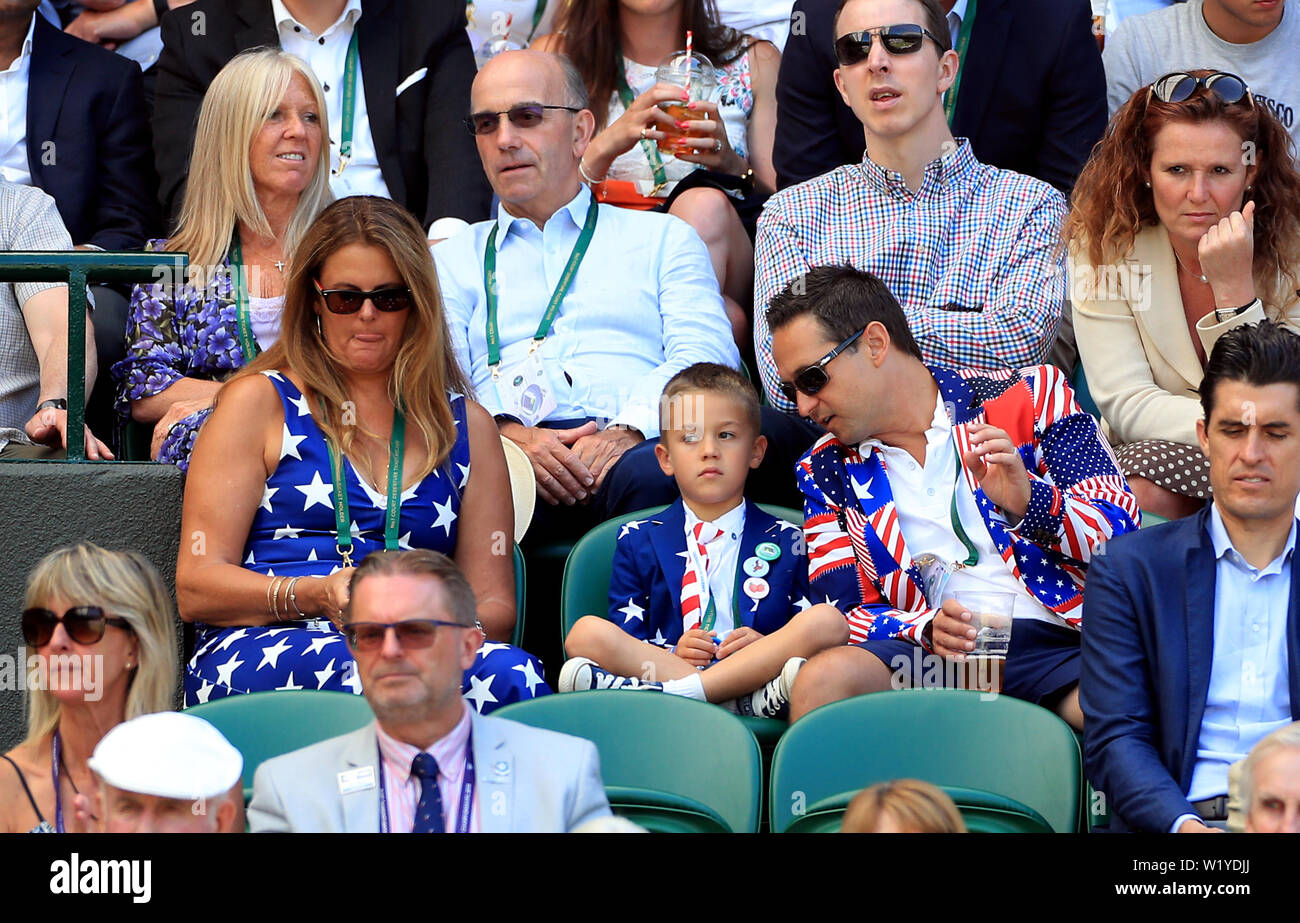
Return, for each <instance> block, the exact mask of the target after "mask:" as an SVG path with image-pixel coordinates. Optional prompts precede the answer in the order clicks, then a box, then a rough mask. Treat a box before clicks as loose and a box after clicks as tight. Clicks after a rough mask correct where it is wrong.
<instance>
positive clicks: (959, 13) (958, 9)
mask: <svg viewBox="0 0 1300 923" xmlns="http://www.w3.org/2000/svg"><path fill="white" fill-rule="evenodd" d="M966 3H967V0H957V2H956V3H954V4H953V5H952V9H951V10H949V11H948V15H949V16H956V17H957V24H958V25H960V24H961V22H962V21H963V20H964V19H965V18H966Z"/></svg>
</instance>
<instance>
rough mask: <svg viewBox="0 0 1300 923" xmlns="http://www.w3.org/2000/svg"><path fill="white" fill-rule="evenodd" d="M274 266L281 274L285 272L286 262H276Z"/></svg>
mask: <svg viewBox="0 0 1300 923" xmlns="http://www.w3.org/2000/svg"><path fill="white" fill-rule="evenodd" d="M273 265H274V266H275V268H276V269H278V270H279V271H280V272H284V260H276V261H275V262H274V264H273Z"/></svg>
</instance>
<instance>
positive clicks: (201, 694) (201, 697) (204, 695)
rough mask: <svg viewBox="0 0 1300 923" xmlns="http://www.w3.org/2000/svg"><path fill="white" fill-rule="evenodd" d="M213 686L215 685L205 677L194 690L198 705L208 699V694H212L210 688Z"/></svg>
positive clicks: (213, 687)
mask: <svg viewBox="0 0 1300 923" xmlns="http://www.w3.org/2000/svg"><path fill="white" fill-rule="evenodd" d="M215 688H216V687H215V686H213V685H212V684H211V683H210V682H208V681H207V680H206V679H205V680H204V681H203V683H202V684H201V685H200V686H199V688H198V689H195V690H194V698H195V699H196V700H197V701H198V703H199V704H200V705H203V704H205V703H206V702H207V701H208V696H210V695H212V690H213V689H215Z"/></svg>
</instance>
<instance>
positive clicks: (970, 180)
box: [754, 0, 1066, 410]
mask: <svg viewBox="0 0 1300 923" xmlns="http://www.w3.org/2000/svg"><path fill="white" fill-rule="evenodd" d="M903 24H913V25H915V26H917V27H918V28H920V29H923V30H924V32H923V34H921V37H920V38H919V40H918V39H916V38H915V37H914V38H912V39H910V40H904V39H903V38H900V37H897V36H891V42H892V43H893V47H894V48H895V49H896V50H895V51H894V52H890V51H889V50H887V47H886V45H885V44H884V42H882V40H881V39H880V38H879V31H880V30H881V29H883V28H885V27H890V26H894V27H897V26H901V25H903ZM891 31H894V32H898V31H900V30H898V29H894V30H891ZM908 31H912V32H913V35H914V36H915V35H916V34H918V33H917V32H916V30H908ZM863 32H868V33H870V35H869V36H867V35H861V34H860V33H863ZM835 35H836V37H837V41H836V54H837V56H838V58H839V60H840V66H839V67H838V68H837V69H836V71H835V83H836V86H838V87H839V90H840V93H841V94H842V95H843V97H844V100H845V102H846V103H848V105H849V106H850V107H851V108H852V109H853V112H854V114H855V115H857V117H858V118H859V119H860V120H861V122H862V124H863V128H864V130H865V133H866V141H867V152H866V154H865V155H864V157H863V160H862V162H861V163H860V164H852V165H849V166H843V167H839V168H837V169H835V170H832V171H831V172H829V173H827V174H825V175H823V176H820V177H817V178H816V179H813V180H809V181H808V182H806V183H801V184H799V185H797V186H793V187H791V188H789V189H786V190H784V191H783V192H780V193H777V194H776V195H774V196H773V197H772V198H771V199H770V200H769V201H768V203H767V207H766V208H765V210H764V212H763V215H762V218H761V219H760V220H759V224H758V238H757V243H756V247H755V251H754V263H755V286H754V349H755V354H756V355H757V357H758V366H759V372H760V374H761V375H762V379H763V385H764V387H765V389H766V390H767V394H768V398H769V400H770V401H771V402H772V404H773V406H776V407H779V408H781V409H784V410H793V409H794V405H793V404H791V403H790V402H789V401H787V400H786V399H785V398H784V397H782V396H781V393H780V389H778V388H777V374H776V365H775V363H774V362H773V361H772V336H771V333H770V332H769V330H768V326H767V319H766V317H765V313H766V310H767V306H768V303H769V302H770V301H771V300H772V297H773V296H774V295H775V294H776V293H777V292H779V291H781V289H783V288H784V287H785V286H786V284H787V283H789V282H790V280H791V279H793V278H795V277H797V276H800V275H802V274H803V273H805V272H807V271H808V270H809V269H810V268H812V267H813V266H825V265H833V264H842V263H848V264H851V265H853V266H855V267H857V268H859V269H863V270H867V271H870V272H872V273H874V274H875V275H877V276H879V277H880V278H881V279H883V280H884V282H885V284H886V285H888V286H889V289H890V291H891V292H892V293H893V295H894V297H895V298H897V299H898V301H899V303H901V304H902V306H903V309H904V311H905V312H906V314H907V320H908V324H909V326H910V327H911V331H912V335H913V336H914V337H915V338H916V342H917V344H918V345H919V346H920V348H921V355H922V357H923V358H924V359H925V361H926V362H928V363H934V364H937V365H943V366H947V367H949V368H972V369H987V370H998V369H1007V368H1017V367H1022V366H1028V365H1033V364H1035V363H1038V362H1042V361H1043V360H1044V358H1045V357H1046V356H1047V352H1048V349H1049V348H1050V347H1051V345H1052V343H1053V341H1054V339H1055V336H1056V330H1057V324H1058V322H1059V320H1060V317H1061V306H1062V303H1063V300H1064V297H1065V275H1064V269H1063V266H1064V264H1063V261H1062V254H1061V251H1060V248H1059V246H1058V241H1059V232H1060V225H1061V221H1062V219H1063V217H1064V215H1065V210H1066V209H1065V200H1064V199H1063V198H1062V196H1061V194H1060V193H1059V192H1057V191H1056V190H1055V189H1053V188H1052V187H1051V186H1049V185H1048V184H1046V183H1044V182H1041V181H1039V180H1036V179H1032V178H1030V177H1028V176H1022V175H1020V174H1018V173H1013V172H1011V171H1008V170H999V169H997V168H995V167H991V166H988V165H986V164H982V163H980V162H979V161H978V160H976V159H975V156H974V155H973V154H972V153H971V148H970V143H969V142H968V141H966V140H965V139H954V138H953V136H952V134H951V132H950V131H949V130H948V121H947V119H946V117H945V92H946V91H948V90H949V89H950V88H952V87H953V85H954V83H955V82H956V81H957V78H958V75H959V68H958V58H957V54H956V52H954V51H952V50H951V48H950V43H951V37H950V34H949V31H948V27H947V24H946V21H945V19H944V17H943V11H942V9H941V8H940V5H939V4H938V3H937V0H847V2H845V3H842V4H841V7H840V11H839V13H838V14H837V16H836V20H835ZM846 36H848V38H845V37H846ZM868 38H870V41H871V44H870V47H869V48H864V47H863V44H862V43H863V42H864V41H866V40H867V39H868ZM909 42H910V44H911V47H913V48H915V50H913V51H910V52H905V51H901V50H898V49H901V48H903V47H906V46H908V44H909ZM864 53H865V57H863V55H864ZM848 61H854V62H855V63H846V62H848Z"/></svg>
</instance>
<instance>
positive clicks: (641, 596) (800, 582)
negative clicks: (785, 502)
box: [609, 498, 810, 647]
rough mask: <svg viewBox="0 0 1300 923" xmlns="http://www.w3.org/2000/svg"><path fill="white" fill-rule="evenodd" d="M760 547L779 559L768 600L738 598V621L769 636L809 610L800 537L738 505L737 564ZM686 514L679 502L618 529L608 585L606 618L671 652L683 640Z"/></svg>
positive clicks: (781, 523)
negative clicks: (775, 550)
mask: <svg viewBox="0 0 1300 923" xmlns="http://www.w3.org/2000/svg"><path fill="white" fill-rule="evenodd" d="M760 542H772V543H774V544H775V545H776V546H777V547H779V548H780V549H781V556H780V557H779V558H777V559H776V560H775V561H771V562H769V563H770V564H771V569H770V570H769V571H768V573H767V576H766V577H764V578H763V579H765V580H766V581H767V583H768V588H769V592H768V594H767V596H765V597H763V599H761V600H759V601H758V607H757V609H755V608H754V601H753V600H752V599H750V598H749V597H748V596H746V595H745V594H744V593H741V594H740V595H739V597H738V599H737V601H736V603H737V605H738V607H739V609H740V616H739V617H740V620H741V622H742V623H743V624H745V625H747V626H749V627H750V628H753V629H754V630H755V631H757V632H758V633H759V634H763V635H768V634H771V633H772V632H774V631H776V630H777V629H778V628H781V627H782V626H783V625H785V623H786V622H788V621H790V617H791V616H792V615H794V614H795V613H796V612H799V611H800V610H801V609H804V608H807V606H808V604H809V597H808V594H809V592H810V591H809V588H808V553H807V550H806V547H805V545H804V539H803V530H802V529H800V528H799V527H798V526H796V525H793V524H791V523H788V522H785V521H784V520H781V519H777V518H776V517H775V516H772V515H771V514H769V513H765V512H764V511H763V510H761V509H759V508H758V506H756V505H755V504H753V503H751V502H750V501H748V500H746V501H745V531H744V533H743V534H742V535H741V537H740V555H739V557H738V559H737V564H743V563H744V561H745V559H746V558H750V557H753V556H754V549H755V548H757V547H758V545H759V543H760ZM685 552H686V509H685V507H684V506H683V505H682V501H681V499H680V498H678V499H677V501H676V502H674V503H673V505H672V506H670V507H668V508H667V509H666V510H664V511H663V512H662V513H660V514H659V515H657V516H655V517H653V518H651V519H641V520H636V521H633V522H629V523H627V524H625V525H624V526H623V528H622V529H620V530H619V533H618V543H617V547H616V549H615V551H614V570H613V573H612V574H611V575H610V580H609V617H610V620H611V621H613V622H614V623H615V624H617V625H620V626H622V628H623V630H624V631H626V632H627V633H628V634H631V635H634V636H635V637H637V638H640V639H641V640H642V641H649V642H650V643H651V644H658V645H660V646H663V647H672V646H673V645H675V644H676V643H677V642H678V640H679V639H680V638H681V636H682V630H683V628H682V606H681V594H682V577H683V576H684V575H685V574H686V558H685Z"/></svg>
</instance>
